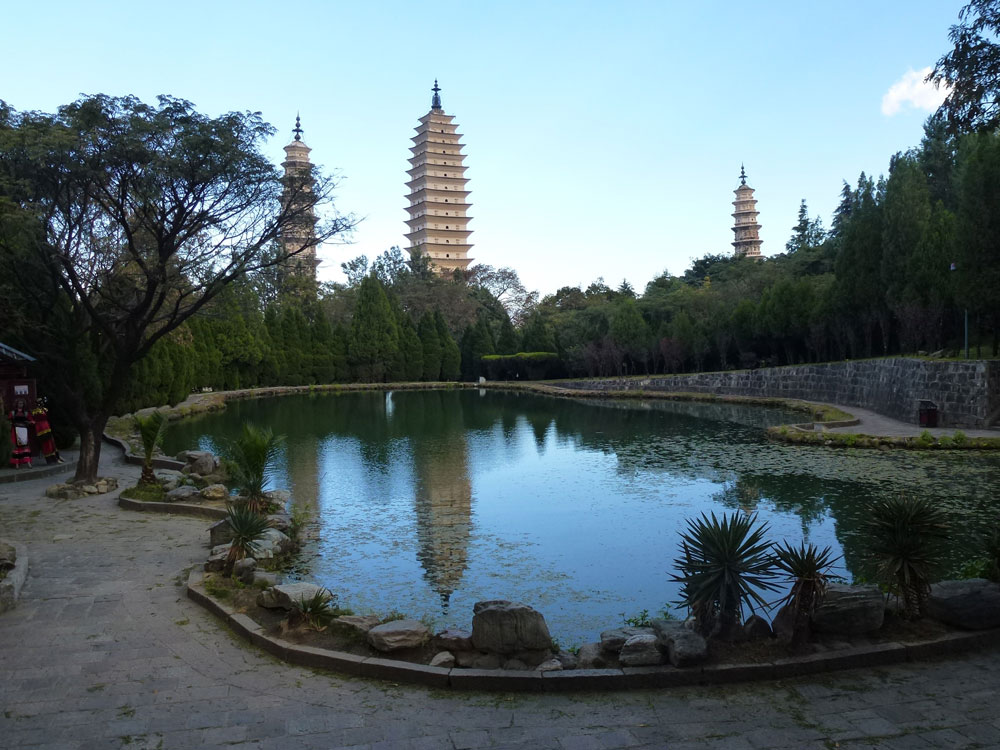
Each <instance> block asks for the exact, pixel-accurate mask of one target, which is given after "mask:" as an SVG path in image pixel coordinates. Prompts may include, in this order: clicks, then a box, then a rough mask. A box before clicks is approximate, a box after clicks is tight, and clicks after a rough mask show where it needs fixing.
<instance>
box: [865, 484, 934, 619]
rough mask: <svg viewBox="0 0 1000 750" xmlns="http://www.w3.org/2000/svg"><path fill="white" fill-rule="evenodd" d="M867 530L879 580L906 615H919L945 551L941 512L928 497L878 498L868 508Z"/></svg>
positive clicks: (912, 616)
mask: <svg viewBox="0 0 1000 750" xmlns="http://www.w3.org/2000/svg"><path fill="white" fill-rule="evenodd" d="M867 532H868V549H869V553H870V555H871V556H872V558H873V559H874V562H875V563H876V567H877V572H878V575H879V578H880V580H881V581H882V582H883V583H885V584H886V586H887V588H888V590H889V592H890V593H892V594H894V595H896V596H897V597H899V598H901V599H902V600H903V610H904V614H905V615H906V616H907V617H910V618H916V617H919V616H920V615H922V614H923V610H924V603H925V602H926V600H927V594H928V593H929V591H930V584H931V579H932V576H934V574H935V573H936V571H937V570H938V568H939V567H940V565H941V562H942V560H943V558H944V554H945V542H946V540H947V530H946V526H945V517H944V514H943V513H942V512H941V510H940V509H939V508H938V507H937V505H935V501H934V500H932V499H931V498H927V497H921V498H907V497H895V498H890V499H887V500H880V501H877V502H875V503H872V504H871V505H870V506H869V507H868V522H867Z"/></svg>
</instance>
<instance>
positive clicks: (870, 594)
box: [811, 583, 885, 635]
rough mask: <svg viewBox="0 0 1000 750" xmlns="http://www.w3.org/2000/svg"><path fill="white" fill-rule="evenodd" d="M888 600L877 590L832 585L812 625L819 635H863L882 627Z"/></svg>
mask: <svg viewBox="0 0 1000 750" xmlns="http://www.w3.org/2000/svg"><path fill="white" fill-rule="evenodd" d="M884 619H885V599H884V598H883V596H882V592H881V591H879V589H878V586H874V585H865V586H849V585H847V584H843V583H831V584H828V585H827V587H826V593H825V594H824V595H823V598H822V600H821V601H820V603H819V606H818V607H816V609H815V611H814V612H813V615H812V620H811V624H812V627H813V629H814V630H816V631H817V632H820V633H832V634H837V635H863V634H864V633H871V632H873V631H875V630H878V629H879V628H881V627H882V621H883V620H884Z"/></svg>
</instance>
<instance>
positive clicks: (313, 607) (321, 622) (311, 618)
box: [292, 589, 335, 632]
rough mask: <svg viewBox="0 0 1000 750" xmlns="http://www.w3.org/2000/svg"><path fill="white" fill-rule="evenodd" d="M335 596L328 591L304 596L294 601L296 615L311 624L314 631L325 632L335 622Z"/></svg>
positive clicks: (321, 590)
mask: <svg viewBox="0 0 1000 750" xmlns="http://www.w3.org/2000/svg"><path fill="white" fill-rule="evenodd" d="M333 600H334V596H333V594H331V593H330V592H329V591H327V590H326V589H320V590H319V591H317V592H316V593H315V594H313V595H312V596H310V597H306V596H302V597H300V598H299V599H298V601H293V602H292V606H293V607H294V611H295V614H296V615H297V616H298V617H299V618H301V619H303V620H305V621H306V622H307V623H309V627H311V628H312V629H313V630H316V631H319V632H323V631H324V630H326V629H327V627H329V625H330V623H331V622H333V618H334V616H335V613H334V610H333V607H332V604H333Z"/></svg>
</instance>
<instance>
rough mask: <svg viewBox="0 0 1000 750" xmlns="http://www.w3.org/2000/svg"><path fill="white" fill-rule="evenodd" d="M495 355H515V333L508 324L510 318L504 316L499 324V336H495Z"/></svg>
mask: <svg viewBox="0 0 1000 750" xmlns="http://www.w3.org/2000/svg"><path fill="white" fill-rule="evenodd" d="M496 349H497V354H516V353H517V332H516V331H514V326H513V325H512V324H511V322H510V317H509V316H507V315H505V316H504V318H503V320H502V321H501V322H500V335H499V336H497V346H496Z"/></svg>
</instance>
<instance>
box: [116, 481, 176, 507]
mask: <svg viewBox="0 0 1000 750" xmlns="http://www.w3.org/2000/svg"><path fill="white" fill-rule="evenodd" d="M166 494H167V493H166V492H164V491H163V487H161V486H160V485H159V484H142V483H141V482H140V483H139V484H138V485H137V486H135V487H126V488H125V489H124V490H122V491H121V496H122V497H124V498H128V499H129V500H141V501H142V502H145V503H160V502H163V497H164V496H165V495H166Z"/></svg>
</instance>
